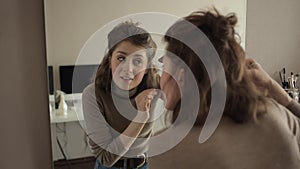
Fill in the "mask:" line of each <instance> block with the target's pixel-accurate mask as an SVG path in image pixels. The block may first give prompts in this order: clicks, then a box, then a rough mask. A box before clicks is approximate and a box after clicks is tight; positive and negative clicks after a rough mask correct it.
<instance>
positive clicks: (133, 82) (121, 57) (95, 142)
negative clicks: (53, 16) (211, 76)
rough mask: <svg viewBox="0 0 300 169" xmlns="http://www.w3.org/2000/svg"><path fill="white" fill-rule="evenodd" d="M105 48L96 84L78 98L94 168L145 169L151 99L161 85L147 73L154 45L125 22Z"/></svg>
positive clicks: (118, 26)
mask: <svg viewBox="0 0 300 169" xmlns="http://www.w3.org/2000/svg"><path fill="white" fill-rule="evenodd" d="M108 48H109V49H108V52H107V54H106V55H105V57H104V58H103V60H102V63H101V64H100V65H99V68H98V71H97V74H96V79H95V83H94V84H91V85H89V86H88V87H87V88H86V89H85V90H84V92H83V96H82V101H83V112H84V118H85V123H86V128H87V135H88V137H89V144H90V147H91V150H92V153H93V154H94V155H95V157H96V158H97V161H96V166H95V169H109V168H112V169H116V168H141V169H146V168H148V164H147V154H146V152H147V141H148V139H149V137H150V135H151V134H152V124H153V123H152V122H149V120H150V119H151V117H152V116H153V112H152V107H153V103H152V100H153V98H154V96H155V95H156V94H157V91H156V90H155V88H158V86H159V84H158V80H159V79H158V76H157V75H156V72H155V70H154V69H153V68H151V64H152V59H153V57H154V55H155V48H156V44H155V43H154V41H153V40H152V38H151V36H150V34H149V33H148V32H146V31H145V30H144V29H142V28H141V27H138V26H137V25H136V24H134V23H131V22H124V23H121V24H119V25H117V26H116V27H114V28H113V30H112V31H111V32H110V33H109V34H108ZM151 105H152V106H151Z"/></svg>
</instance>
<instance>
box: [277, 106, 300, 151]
mask: <svg viewBox="0 0 300 169" xmlns="http://www.w3.org/2000/svg"><path fill="white" fill-rule="evenodd" d="M274 102H275V101H274ZM277 107H278V108H279V109H280V112H279V115H280V116H281V117H280V119H281V120H282V121H283V122H286V124H287V127H288V128H289V130H290V132H291V133H292V134H293V135H294V136H295V138H296V140H297V143H298V150H299V151H300V118H299V115H300V107H299V104H298V103H297V102H294V101H292V102H291V103H290V104H289V105H288V106H287V107H284V106H282V105H280V104H277Z"/></svg>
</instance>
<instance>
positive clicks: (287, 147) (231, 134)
mask: <svg viewBox="0 0 300 169" xmlns="http://www.w3.org/2000/svg"><path fill="white" fill-rule="evenodd" d="M267 108H268V112H267V113H266V114H264V115H262V116H260V117H259V118H258V123H255V122H249V123H246V124H236V123H234V122H233V121H232V120H231V119H230V118H229V117H225V116H224V117H223V118H222V119H221V122H220V124H219V126H218V128H217V129H216V131H215V133H214V134H213V135H212V137H210V138H209V139H208V140H207V141H206V142H204V143H203V144H199V142H198V138H199V134H200V132H201V127H199V126H198V127H194V128H193V129H192V130H191V131H190V133H189V134H188V135H187V137H185V139H184V140H183V141H182V142H181V143H179V144H178V145H177V146H176V147H174V148H173V149H171V150H170V151H168V152H166V153H164V154H161V155H158V156H155V157H151V158H150V161H149V166H150V169H202V168H203V169H300V151H299V144H300V125H299V124H300V121H299V118H298V117H299V115H300V106H299V104H298V103H296V102H292V103H291V104H290V105H289V106H288V108H289V110H291V111H292V112H293V113H294V114H296V115H298V117H296V116H295V115H294V114H293V113H291V112H290V111H289V110H288V109H286V108H285V107H283V106H281V105H279V104H278V103H277V102H275V101H273V100H270V101H269V102H268V104H267Z"/></svg>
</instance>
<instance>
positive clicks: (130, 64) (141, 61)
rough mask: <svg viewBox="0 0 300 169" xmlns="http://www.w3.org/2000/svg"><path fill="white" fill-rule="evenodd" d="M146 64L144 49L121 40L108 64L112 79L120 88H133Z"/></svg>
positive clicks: (140, 77) (140, 78)
mask: <svg viewBox="0 0 300 169" xmlns="http://www.w3.org/2000/svg"><path fill="white" fill-rule="evenodd" d="M147 65H148V59H147V56H146V49H145V48H144V47H141V46H135V45H133V44H132V43H130V42H128V41H123V42H121V43H120V44H119V45H118V46H117V47H116V49H115V50H114V51H113V53H112V56H111V60H110V66H111V71H112V75H113V76H112V77H113V81H114V82H115V84H116V85H117V86H118V87H119V88H120V89H123V90H130V89H133V88H135V87H137V86H138V85H139V84H140V83H141V81H142V79H143V77H144V74H145V73H146V68H147Z"/></svg>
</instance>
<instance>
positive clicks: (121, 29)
mask: <svg viewBox="0 0 300 169" xmlns="http://www.w3.org/2000/svg"><path fill="white" fill-rule="evenodd" d="M107 38H108V51H107V53H106V54H105V56H104V58H103V60H102V62H101V64H100V65H99V67H98V70H97V73H96V79H95V85H96V90H99V89H105V90H110V86H111V81H112V74H111V70H110V59H111V57H112V53H113V52H114V50H115V49H116V48H117V46H118V45H119V44H120V43H121V42H124V41H126V42H130V43H131V44H133V45H135V46H139V47H143V48H145V49H146V56H147V58H148V68H150V67H152V66H151V65H152V60H153V57H154V55H155V52H156V47H157V46H156V43H155V42H154V41H153V39H152V37H151V35H150V34H149V33H148V32H147V31H146V30H145V29H143V28H141V27H139V26H138V23H133V22H130V21H126V22H122V23H120V24H118V25H117V26H115V27H114V28H113V29H112V30H111V31H110V32H109V34H108V37H107ZM155 81H156V71H155V70H154V69H149V70H148V73H147V75H145V76H144V78H143V81H142V83H143V84H144V83H147V84H149V85H152V84H153V85H154V87H157V84H156V82H155Z"/></svg>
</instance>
